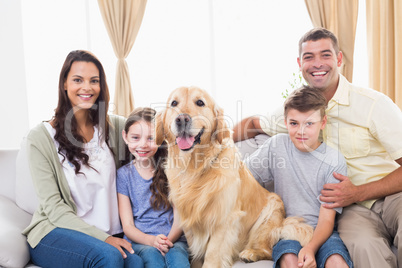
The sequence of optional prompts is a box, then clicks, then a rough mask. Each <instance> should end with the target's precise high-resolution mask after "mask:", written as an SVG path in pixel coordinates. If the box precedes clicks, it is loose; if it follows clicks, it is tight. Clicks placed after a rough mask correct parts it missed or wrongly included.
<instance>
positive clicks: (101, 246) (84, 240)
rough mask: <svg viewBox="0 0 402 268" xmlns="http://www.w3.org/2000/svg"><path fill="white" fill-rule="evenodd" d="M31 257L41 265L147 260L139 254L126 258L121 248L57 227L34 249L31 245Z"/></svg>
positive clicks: (140, 263) (113, 266) (107, 264)
mask: <svg viewBox="0 0 402 268" xmlns="http://www.w3.org/2000/svg"><path fill="white" fill-rule="evenodd" d="M29 252H30V254H31V260H32V262H33V263H34V264H36V265H39V266H41V267H66V268H71V267H91V268H92V267H110V268H116V267H125V268H129V267H135V268H137V267H138V268H142V267H144V263H143V261H142V259H141V258H140V257H139V256H138V255H136V254H130V253H128V252H127V251H126V250H125V253H126V255H127V258H126V259H123V256H122V255H121V253H120V251H119V250H118V249H117V248H115V247H113V246H112V245H109V244H108V243H105V242H103V241H101V240H99V239H97V238H94V237H92V236H89V235H87V234H84V233H81V232H78V231H74V230H69V229H62V228H56V229H54V230H52V231H51V232H50V233H49V234H47V235H46V236H45V237H44V238H42V240H41V241H40V242H39V244H38V245H37V246H36V247H35V248H31V247H29Z"/></svg>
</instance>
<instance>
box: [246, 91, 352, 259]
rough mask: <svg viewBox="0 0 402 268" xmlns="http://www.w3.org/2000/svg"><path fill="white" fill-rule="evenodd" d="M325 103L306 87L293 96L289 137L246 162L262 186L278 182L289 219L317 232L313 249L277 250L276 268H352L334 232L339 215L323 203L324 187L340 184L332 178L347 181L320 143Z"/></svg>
mask: <svg viewBox="0 0 402 268" xmlns="http://www.w3.org/2000/svg"><path fill="white" fill-rule="evenodd" d="M325 109H326V100H325V98H324V96H322V95H321V93H320V92H319V91H318V90H316V89H313V88H310V87H308V86H303V87H301V88H300V89H297V90H295V91H294V92H292V94H291V95H290V96H289V97H288V98H287V100H286V102H285V105H284V114H285V125H286V127H287V129H288V133H289V134H278V135H275V136H273V137H271V138H270V139H268V140H267V141H266V142H265V143H264V145H263V146H262V147H261V148H259V149H258V150H257V151H256V152H255V153H253V154H252V155H251V156H250V157H249V158H247V159H246V160H245V163H246V165H247V166H248V168H249V169H250V171H251V173H252V174H253V175H254V177H255V178H256V179H257V180H258V181H259V182H260V184H262V185H263V186H264V185H265V184H266V183H267V182H270V181H274V182H275V183H274V187H275V192H276V193H277V194H279V195H280V196H281V198H282V200H283V202H284V205H285V211H286V215H287V216H301V217H303V218H304V219H305V220H306V222H307V223H308V224H310V225H311V226H313V227H314V228H315V230H314V235H313V238H312V240H311V241H310V243H308V244H307V245H306V246H305V247H303V248H302V247H301V245H300V244H299V242H297V241H291V240H281V241H279V242H278V243H277V244H276V245H275V247H274V250H273V256H272V257H273V259H274V262H275V264H274V267H279V266H280V267H312V266H314V265H315V264H316V265H317V267H324V265H325V267H353V264H352V261H351V259H350V256H349V253H348V251H347V249H346V247H345V245H344V244H343V242H342V240H341V239H340V238H339V234H338V233H337V231H336V230H334V225H335V216H336V212H338V213H341V212H342V208H337V209H335V210H334V209H327V208H324V207H323V206H322V205H321V202H320V200H319V196H320V191H321V190H322V189H323V185H324V184H326V183H336V182H337V180H336V179H335V178H334V177H333V173H334V172H336V173H339V174H343V175H346V169H347V168H346V162H345V159H344V158H343V156H342V155H341V154H340V153H339V152H338V151H336V150H334V149H332V148H330V147H328V146H326V144H325V143H322V142H321V141H320V139H319V135H320V131H321V130H323V129H324V127H325V125H326V122H327V117H326V115H325Z"/></svg>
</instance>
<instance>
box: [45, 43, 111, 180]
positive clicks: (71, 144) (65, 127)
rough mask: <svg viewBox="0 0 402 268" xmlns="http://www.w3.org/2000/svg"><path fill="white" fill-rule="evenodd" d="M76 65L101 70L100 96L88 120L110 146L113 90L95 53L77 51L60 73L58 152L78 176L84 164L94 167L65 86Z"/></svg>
mask: <svg viewBox="0 0 402 268" xmlns="http://www.w3.org/2000/svg"><path fill="white" fill-rule="evenodd" d="M76 61H82V62H92V63H94V64H95V66H96V67H97V68H98V71H99V83H100V93H99V97H98V99H97V100H96V101H95V104H94V105H93V106H92V108H91V109H89V111H88V117H89V118H88V119H89V120H90V121H91V122H92V123H93V125H94V126H100V127H99V137H100V139H104V140H105V141H106V144H109V118H108V116H107V111H108V107H109V88H108V86H107V83H106V76H105V71H104V70H103V66H102V64H101V63H100V61H99V60H98V59H97V58H96V57H95V56H94V55H93V54H92V53H91V52H89V51H85V50H74V51H71V52H70V53H69V54H68V55H67V58H66V60H65V61H64V64H63V67H62V68H61V71H60V77H59V102H58V104H57V108H56V109H55V115H54V116H53V118H52V125H53V127H54V128H55V130H56V134H55V136H54V138H55V140H56V141H57V142H58V143H59V150H58V152H59V153H60V154H62V155H63V156H64V160H65V159H66V158H67V160H68V161H69V162H70V163H72V164H73V165H74V167H75V174H78V173H80V169H81V164H84V165H86V166H89V167H90V165H89V162H88V161H89V156H88V155H87V154H86V153H85V151H84V148H83V144H84V143H86V142H88V141H86V140H85V139H84V137H83V136H82V135H80V133H79V131H78V125H77V120H76V118H75V116H74V113H73V107H72V105H71V102H70V100H69V98H68V96H67V91H66V89H65V86H64V83H65V81H66V79H67V76H68V73H69V72H70V70H71V65H72V64H73V63H74V62H76ZM108 146H109V145H108Z"/></svg>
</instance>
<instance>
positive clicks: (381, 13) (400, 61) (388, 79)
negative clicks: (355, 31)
mask: <svg viewBox="0 0 402 268" xmlns="http://www.w3.org/2000/svg"><path fill="white" fill-rule="evenodd" d="M366 9H367V10H366V12H367V43H368V45H367V48H368V54H369V85H370V87H372V88H374V89H376V90H378V91H380V92H382V93H384V94H386V95H387V96H389V97H390V98H391V99H392V100H393V101H394V102H395V103H396V104H397V105H398V106H399V108H402V1H400V0H381V1H378V0H366Z"/></svg>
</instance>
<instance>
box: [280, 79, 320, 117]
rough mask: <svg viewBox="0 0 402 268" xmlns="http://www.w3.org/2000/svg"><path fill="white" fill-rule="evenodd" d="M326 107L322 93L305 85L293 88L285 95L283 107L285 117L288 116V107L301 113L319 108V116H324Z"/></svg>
mask: <svg viewBox="0 0 402 268" xmlns="http://www.w3.org/2000/svg"><path fill="white" fill-rule="evenodd" d="M326 108H327V100H326V99H325V97H324V96H323V95H322V93H321V91H320V90H318V89H316V88H312V87H310V86H307V85H303V86H302V87H300V88H298V89H295V90H294V91H293V92H292V93H290V95H289V96H288V97H287V99H286V101H285V104H284V109H285V118H287V116H288V112H289V110H290V109H295V110H297V111H299V112H301V113H305V112H308V111H311V110H314V111H317V110H320V114H321V118H324V116H325V109H326Z"/></svg>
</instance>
